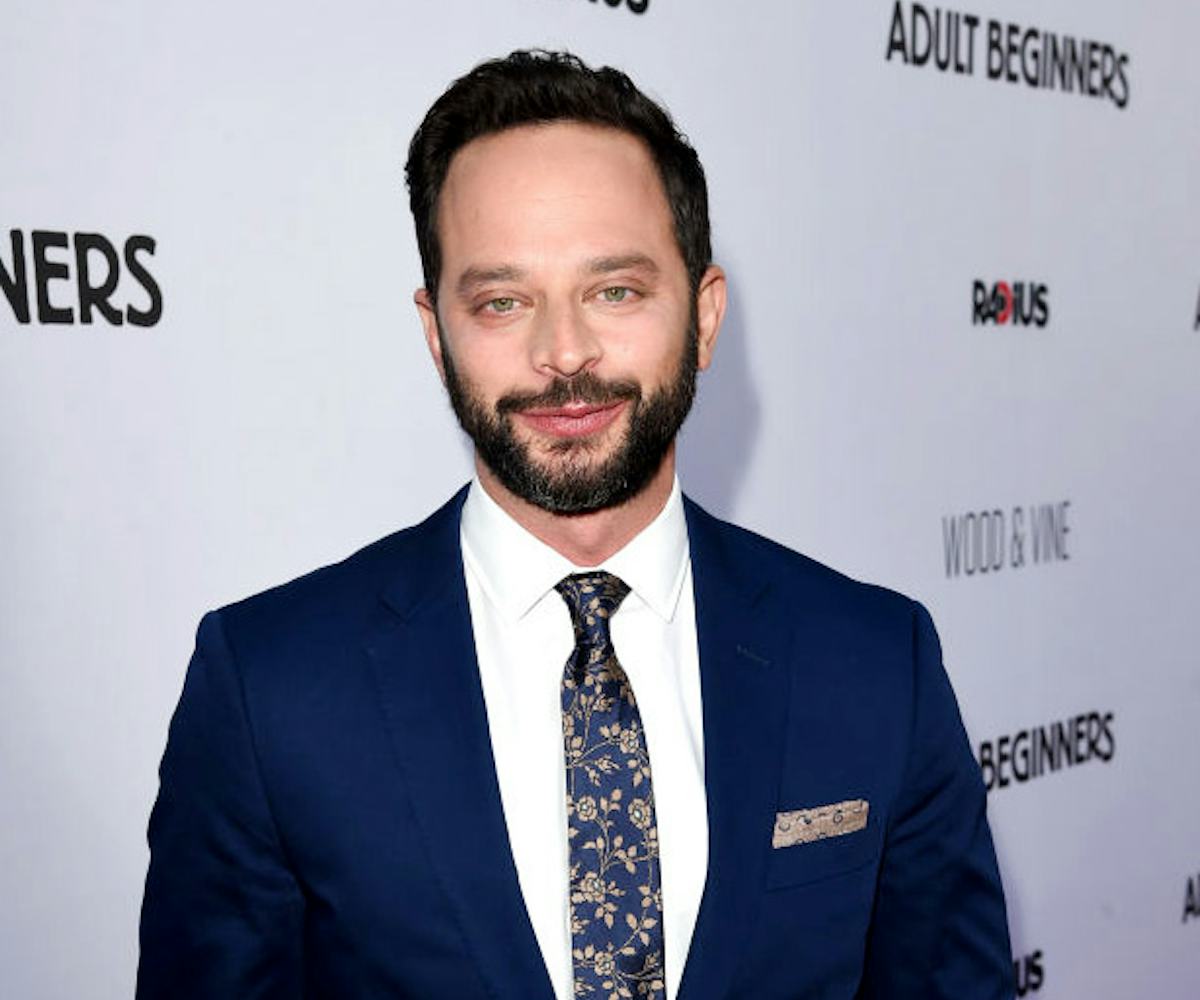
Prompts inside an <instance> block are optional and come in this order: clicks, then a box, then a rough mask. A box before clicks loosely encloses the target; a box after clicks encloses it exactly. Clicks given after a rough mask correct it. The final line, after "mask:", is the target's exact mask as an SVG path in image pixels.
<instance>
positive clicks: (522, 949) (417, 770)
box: [367, 491, 553, 1000]
mask: <svg viewBox="0 0 1200 1000" xmlns="http://www.w3.org/2000/svg"><path fill="white" fill-rule="evenodd" d="M464 497H465V491H463V492H462V493H460V494H459V495H458V496H457V497H456V498H455V500H454V501H452V502H451V503H450V504H448V505H447V506H446V507H444V508H443V509H442V510H441V511H439V512H438V513H436V514H435V515H434V516H433V517H431V518H430V519H429V521H427V522H426V523H425V524H424V525H422V526H421V527H419V528H417V529H414V531H413V533H412V536H411V538H412V543H411V548H410V550H409V552H408V553H407V558H406V559H405V569H404V570H403V571H402V573H401V574H399V575H398V576H397V577H396V579H395V580H394V581H393V582H392V584H391V586H390V587H389V588H388V589H387V590H386V591H385V593H384V603H385V604H386V605H387V607H388V609H389V611H387V612H385V615H386V617H385V619H384V620H383V621H382V622H381V623H380V625H379V627H378V628H377V629H376V630H375V632H374V634H373V636H372V638H371V640H370V641H369V642H368V645H367V655H368V657H369V658H370V660H371V663H372V667H373V670H374V672H375V676H376V679H377V683H378V686H379V690H380V693H381V699H382V704H383V709H384V713H385V717H386V719H387V722H388V727H389V730H390V736H391V738H392V742H393V744H394V746H395V749H396V752H397V757H398V759H399V763H400V767H401V770H402V771H403V774H404V787H405V789H406V791H407V792H408V794H409V796H410V798H411V801H412V804H413V808H414V811H415V813H416V819H417V823H418V825H419V826H420V828H421V829H422V831H423V832H424V836H425V843H426V845H427V847H428V850H429V853H430V856H431V858H432V862H433V867H434V869H435V872H436V874H437V877H438V879H439V881H440V882H441V884H442V885H443V886H444V887H445V888H446V891H447V893H448V895H449V896H450V899H451V903H452V905H453V906H454V909H455V911H456V914H457V917H458V920H459V922H460V925H461V927H462V929H463V932H464V936H465V938H466V944H467V947H468V949H469V950H470V951H471V952H472V953H473V954H474V956H475V957H476V958H477V960H478V962H479V965H480V968H481V972H482V975H483V978H484V981H485V983H486V984H487V987H488V988H489V992H490V995H492V996H495V997H497V998H505V1000H529V998H537V1000H542V998H544V1000H553V991H552V988H551V985H550V979H549V976H548V974H547V972H546V968H545V964H544V963H543V961H542V957H541V952H540V950H539V949H538V945H537V939H536V937H535V936H534V933H533V927H532V925H531V924H530V922H529V916H528V913H527V912H526V910H525V904H524V900H523V899H522V896H521V890H520V884H519V882H518V879H517V872H516V866H515V864H514V863H513V859H512V852H511V849H510V847H509V842H508V829H507V826H506V824H505V820H504V810H503V806H502V804H501V800H500V789H499V784H498V783H497V779H496V769H495V764H494V761H493V758H492V748H491V738H490V735H489V732H488V723H487V710H486V706H485V703H484V699H483V689H482V686H481V684H480V680H479V668H478V666H477V663H476V659H475V644H474V636H473V632H472V628H471V617H470V608H469V604H468V601H467V591H466V583H465V580H464V578H463V571H462V556H461V550H460V543H459V520H460V514H461V509H462V501H463V499H464Z"/></svg>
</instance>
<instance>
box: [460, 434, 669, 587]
mask: <svg viewBox="0 0 1200 1000" xmlns="http://www.w3.org/2000/svg"><path fill="white" fill-rule="evenodd" d="M475 471H476V473H477V474H478V476H479V482H480V485H482V486H483V488H484V490H486V491H487V495H488V496H490V497H491V498H492V499H493V500H495V501H496V503H497V504H499V505H500V508H501V509H502V510H503V511H504V512H505V513H507V514H508V515H509V516H510V517H511V518H512V519H513V520H514V521H516V522H517V524H519V525H521V527H522V528H524V529H525V530H526V531H528V532H529V533H530V534H531V535H533V536H534V537H535V538H537V539H538V540H539V541H541V542H544V543H545V544H546V545H549V546H550V548H552V549H554V551H555V552H557V553H559V554H560V555H562V556H563V557H564V558H566V559H568V560H570V562H571V563H572V564H574V565H575V566H579V567H589V566H599V565H600V564H601V563H602V562H604V560H605V559H607V558H609V556H611V555H613V554H614V553H616V552H619V551H620V550H621V549H623V548H624V547H625V546H626V545H627V544H629V542H630V541H632V539H633V538H634V537H635V536H636V535H637V534H638V532H640V531H641V530H642V529H643V528H645V527H646V525H648V524H649V523H650V522H651V521H653V520H654V519H655V518H656V517H657V516H658V515H659V513H660V512H661V511H662V509H663V507H665V506H666V504H667V500H668V498H669V497H670V496H671V488H672V486H673V485H674V482H675V442H673V441H672V442H671V446H670V448H668V449H667V453H666V455H664V456H663V460H662V464H661V465H659V467H658V471H656V472H655V473H654V476H653V477H652V478H651V480H650V482H649V483H647V484H646V486H645V488H644V489H642V490H641V492H639V493H637V494H636V495H635V496H632V497H630V498H629V499H628V500H626V501H625V502H624V503H622V504H619V505H618V506H616V507H606V508H605V509H603V510H597V511H593V512H592V513H590V514H552V513H550V512H549V511H547V510H543V509H542V508H541V507H537V506H535V505H534V504H531V503H530V502H529V501H528V500H523V499H521V498H520V497H519V496H517V495H516V494H515V493H512V492H511V491H509V490H508V489H506V488H505V487H504V486H503V485H502V484H501V482H500V481H499V480H498V479H497V478H496V475H495V473H493V472H492V470H491V469H489V468H488V467H487V465H485V464H484V462H483V461H482V460H481V459H480V457H479V455H478V453H476V455H475Z"/></svg>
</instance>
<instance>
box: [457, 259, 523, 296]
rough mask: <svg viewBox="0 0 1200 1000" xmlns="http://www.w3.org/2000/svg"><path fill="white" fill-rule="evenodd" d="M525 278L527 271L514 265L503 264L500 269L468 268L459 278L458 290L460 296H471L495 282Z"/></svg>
mask: <svg viewBox="0 0 1200 1000" xmlns="http://www.w3.org/2000/svg"><path fill="white" fill-rule="evenodd" d="M524 277H525V271H524V270H522V269H521V268H519V267H516V266H514V265H512V264H502V265H500V266H499V267H468V268H467V269H466V270H465V271H463V273H462V274H460V275H459V276H458V283H457V285H456V288H457V289H458V294H459V295H462V296H466V295H469V294H470V293H471V292H472V290H474V289H476V288H478V287H479V286H480V285H486V284H488V283H489V282H493V281H519V280H520V279H521V278H524Z"/></svg>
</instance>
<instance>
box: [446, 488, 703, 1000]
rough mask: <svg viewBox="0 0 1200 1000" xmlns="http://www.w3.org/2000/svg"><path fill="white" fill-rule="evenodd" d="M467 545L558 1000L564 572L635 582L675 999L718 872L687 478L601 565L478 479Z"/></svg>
mask: <svg viewBox="0 0 1200 1000" xmlns="http://www.w3.org/2000/svg"><path fill="white" fill-rule="evenodd" d="M461 530H462V552H463V565H464V569H465V571H466V581H467V596H468V598H469V601H470V607H471V622H472V628H473V630H474V633H475V650H476V654H477V656H478V660H479V674H480V678H481V679H482V682H483V695H484V701H485V702H486V704H487V716H488V728H489V731H490V734H491V740H492V754H493V757H494V759H495V762H496V773H497V777H498V778H499V783H500V798H501V801H502V803H503V806H504V817H505V821H506V823H507V825H508V839H509V844H510V846H511V848H512V854H513V860H514V861H515V862H516V867H517V875H518V877H519V879H520V883H521V893H522V895H523V896H524V899H525V909H526V911H527V912H528V913H529V919H530V922H531V923H532V924H533V931H534V934H535V935H536V937H537V942H538V946H539V947H540V948H541V952H542V958H543V960H544V961H545V963H546V969H547V971H548V972H549V974H550V981H551V983H552V984H553V986H554V993H555V996H556V997H557V998H558V1000H571V998H572V997H573V996H574V989H573V985H572V982H573V973H572V963H571V932H570V927H569V925H568V919H567V912H568V911H567V893H568V875H567V870H568V863H567V862H568V847H567V806H566V770H565V763H564V760H563V740H562V707H561V700H560V691H561V682H562V675H563V669H564V667H565V665H566V662H567V658H568V656H570V654H571V651H572V649H574V646H575V639H574V633H573V631H572V628H571V617H570V613H569V612H568V610H567V605H566V603H565V602H564V601H563V599H562V597H561V596H559V594H558V592H557V591H556V590H555V589H554V585H555V584H556V583H558V581H559V580H561V579H562V578H563V577H564V576H566V575H568V574H569V573H578V572H582V571H583V570H584V569H604V570H607V571H608V572H610V573H614V574H616V575H617V576H619V577H620V578H621V579H622V580H624V581H625V583H627V584H628V585H629V588H630V593H629V594H628V596H627V597H626V598H625V600H624V601H623V602H622V603H621V606H620V608H618V610H617V612H616V614H615V615H614V616H613V618H612V639H613V648H614V649H615V650H616V653H617V656H618V658H619V659H620V661H621V666H622V667H623V668H624V669H625V673H626V674H627V675H628V676H629V680H630V682H631V683H632V685H633V691H634V696H635V697H636V699H637V704H638V710H639V711H640V713H641V717H642V727H643V729H644V731H645V735H646V743H647V749H648V751H649V754H650V767H651V771H652V781H653V783H654V805H655V816H656V819H657V821H658V838H659V851H660V874H661V877H662V900H663V939H664V940H663V943H664V956H663V960H664V963H665V966H666V994H667V1000H673V998H674V997H675V995H676V994H677V992H678V990H679V980H680V978H681V977H682V975H683V966H684V962H685V960H686V958H687V952H688V945H689V944H690V942H691V938H692V930H693V928H694V927H695V923H696V913H697V911H698V910H699V908H700V897H701V896H702V895H703V892H704V880H705V875H706V872H707V869H708V813H707V804H706V798H705V792H704V743H703V740H704V732H703V722H702V716H701V709H700V659H699V653H698V650H697V644H696V613H695V601H694V597H693V594H692V563H691V557H690V555H689V552H688V539H687V523H686V520H685V518H684V512H683V500H682V496H681V494H680V490H679V481H678V480H676V481H675V484H674V487H673V488H672V491H671V496H670V498H669V499H668V500H667V503H666V505H665V506H664V507H663V509H662V511H661V512H660V513H659V515H658V516H657V517H656V518H655V519H654V521H652V522H651V523H650V524H649V525H648V526H647V527H646V528H645V529H644V530H643V531H641V532H640V533H639V534H638V535H637V536H636V537H635V538H634V539H633V540H632V541H630V542H629V543H628V544H627V545H626V546H625V547H624V548H623V549H621V551H620V552H618V553H616V554H615V555H614V556H612V557H611V558H609V559H607V560H605V562H604V564H603V566H600V567H578V566H573V565H572V564H571V563H570V562H569V561H568V560H567V559H566V558H565V557H564V556H562V555H560V554H559V553H558V552H556V551H554V549H552V548H550V547H549V546H548V545H546V544H545V543H543V542H541V541H539V540H538V539H537V538H535V537H534V536H533V535H531V534H530V533H529V532H528V531H526V530H525V529H524V528H522V527H521V526H520V525H519V524H517V522H516V521H514V520H513V519H512V518H511V517H510V516H509V515H508V514H507V513H505V511H504V510H502V509H501V508H500V506H499V505H498V504H497V503H496V502H495V501H494V500H493V499H492V498H491V497H489V496H488V494H487V493H486V491H485V490H484V489H483V487H482V486H481V485H480V483H479V481H478V480H475V481H474V482H473V483H472V484H471V489H470V492H469V493H468V494H467V500H466V503H465V504H464V506H463V513H462V529H461Z"/></svg>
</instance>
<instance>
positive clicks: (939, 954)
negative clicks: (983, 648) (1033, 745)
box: [859, 605, 1015, 1000]
mask: <svg viewBox="0 0 1200 1000" xmlns="http://www.w3.org/2000/svg"><path fill="white" fill-rule="evenodd" d="M914 607H915V610H914V630H913V671H914V678H913V705H912V719H911V732H910V735H909V746H908V753H907V760H906V763H905V770H904V778H903V785H902V788H901V791H900V794H899V796H898V798H897V801H896V803H895V808H894V810H893V813H892V816H891V818H890V822H889V826H888V830H887V837H886V841H885V843H884V856H883V860H882V866H881V869H880V876H879V885H878V895H877V900H876V909H875V914H874V919H873V921H872V925H871V932H870V937H869V940H868V943H867V955H866V964H865V972H864V977H863V982H862V987H861V990H860V993H859V996H860V997H861V998H862V1000H884V998H886V1000H898V998H904V1000H910V998H911V1000H1009V998H1011V997H1013V995H1014V991H1015V985H1014V978H1013V970H1012V956H1011V950H1010V946H1009V938H1008V923H1007V917H1006V914H1005V906H1004V893H1003V890H1002V888H1001V884H1000V873H999V870H998V868H997V865H996V853H995V849H994V848H993V846H992V837H991V832H990V830H989V829H988V823H987V815H986V805H987V797H986V792H985V790H984V787H983V781H982V778H981V776H980V773H979V767H978V765H977V764H976V763H975V758H974V756H973V755H972V753H971V747H970V744H969V743H968V741H967V736H966V732H965V730H964V729H963V724H962V719H961V717H960V716H959V711H958V704H957V702H956V701H955V698H954V692H953V691H952V690H951V687H950V681H949V678H948V677H947V676H946V672H945V669H944V668H943V666H942V655H941V646H940V644H939V642H938V638H937V633H936V631H935V630H934V626H933V622H932V620H931V619H930V617H929V614H928V612H927V611H926V610H925V609H924V608H923V607H921V606H920V605H915V606H914Z"/></svg>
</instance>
